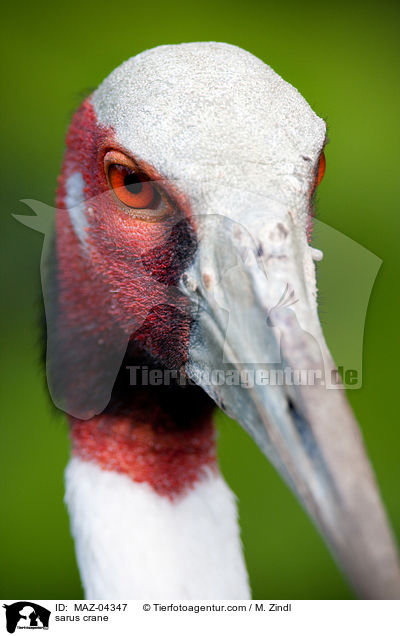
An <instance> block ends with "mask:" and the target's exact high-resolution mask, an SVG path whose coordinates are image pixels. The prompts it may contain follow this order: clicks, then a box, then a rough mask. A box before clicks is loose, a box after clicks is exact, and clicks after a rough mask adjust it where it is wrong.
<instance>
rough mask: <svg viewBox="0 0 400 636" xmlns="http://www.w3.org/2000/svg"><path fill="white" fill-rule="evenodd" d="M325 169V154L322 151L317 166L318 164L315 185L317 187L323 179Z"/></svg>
mask: <svg viewBox="0 0 400 636" xmlns="http://www.w3.org/2000/svg"><path fill="white" fill-rule="evenodd" d="M325 168H326V159H325V153H324V151H322V153H321V156H320V158H319V164H318V174H317V183H316V185H317V186H319V184H320V183H321V181H322V179H323V178H324V174H325Z"/></svg>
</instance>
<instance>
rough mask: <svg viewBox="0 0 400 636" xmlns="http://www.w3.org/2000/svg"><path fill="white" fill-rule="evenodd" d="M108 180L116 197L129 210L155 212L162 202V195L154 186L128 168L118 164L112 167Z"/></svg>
mask: <svg viewBox="0 0 400 636" xmlns="http://www.w3.org/2000/svg"><path fill="white" fill-rule="evenodd" d="M108 180H109V182H110V185H111V187H112V189H113V190H114V192H115V195H116V196H117V197H118V199H119V200H120V201H121V202H122V203H123V204H124V205H126V206H128V207H129V208H134V209H136V210H154V209H155V208H156V207H157V206H158V204H159V202H160V195H159V193H158V191H157V190H156V188H155V187H154V185H153V184H152V183H151V182H150V181H145V180H144V179H143V178H141V177H140V176H139V175H138V174H137V173H136V172H134V170H132V169H131V168H129V167H128V166H124V165H120V164H117V163H114V164H112V165H110V167H109V170H108Z"/></svg>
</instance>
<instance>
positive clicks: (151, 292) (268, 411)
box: [46, 42, 400, 599]
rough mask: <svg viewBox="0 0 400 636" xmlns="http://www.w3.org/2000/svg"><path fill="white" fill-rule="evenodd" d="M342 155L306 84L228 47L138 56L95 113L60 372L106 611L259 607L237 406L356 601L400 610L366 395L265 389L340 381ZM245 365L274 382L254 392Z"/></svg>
mask: <svg viewBox="0 0 400 636" xmlns="http://www.w3.org/2000/svg"><path fill="white" fill-rule="evenodd" d="M325 143H326V126H325V123H324V121H323V120H322V119H321V118H320V117H318V116H317V115H316V114H315V113H314V112H313V110H312V109H311V108H310V106H309V105H308V104H307V103H306V101H305V100H304V99H303V97H302V96H301V95H300V94H299V93H298V91H297V90H296V89H295V88H294V87H293V86H291V85H290V84H288V83H287V82H285V81H284V80H283V79H281V78H280V77H279V75H277V74H276V73H275V72H274V71H273V70H272V69H271V68H270V67H269V66H267V65H266V64H264V63H263V62H262V61H261V60H259V59H257V58H256V57H254V56H253V55H251V54H250V53H248V52H246V51H244V50H242V49H240V48H238V47H236V46H232V45H228V44H224V43H215V42H202V43H186V44H180V45H171V46H160V47H157V48H155V49H152V50H148V51H145V52H143V53H141V54H139V55H137V56H136V57H132V58H131V59H129V60H128V61H126V62H125V63H123V64H122V65H121V66H120V67H119V68H117V69H116V70H114V71H113V72H112V73H111V74H110V75H109V77H107V79H105V80H104V81H103V83H102V84H101V85H100V87H99V88H97V89H96V90H95V91H94V92H93V93H92V94H91V95H90V96H89V97H88V98H86V99H85V100H84V101H83V104H82V105H81V106H80V108H79V109H78V110H77V112H76V113H75V115H74V117H73V120H72V123H71V125H70V128H69V132H68V135H67V148H66V154H65V160H64V163H63V168H62V174H61V177H60V179H59V187H58V195H57V214H56V230H55V240H54V246H53V250H52V258H51V260H50V264H49V280H48V283H47V285H48V288H47V289H48V293H47V296H46V298H47V300H46V318H47V329H48V334H47V372H48V382H49V387H50V392H51V395H52V397H53V400H54V402H55V403H56V405H57V406H58V407H60V408H61V409H63V410H64V411H65V412H66V413H67V414H68V419H69V424H70V431H71V440H72V457H71V459H70V461H69V464H68V466H67V469H66V502H67V506H68V509H69V513H70V518H71V527H72V533H73V536H74V539H75V545H76V552H77V559H78V564H79V568H80V573H81V577H82V581H83V586H84V589H85V594H86V596H87V597H88V598H98V599H102V598H107V599H120V598H126V599H128V598H137V599H139V598H169V599H175V598H180V599H191V598H201V599H210V598H220V599H223V598H232V599H245V598H249V596H250V589H249V582H248V575H247V572H246V567H245V564H244V559H243V556H242V549H241V540H240V530H239V525H238V518H237V509H236V503H235V498H234V495H233V493H232V492H231V490H230V489H229V487H228V486H227V484H226V483H225V481H224V479H223V477H222V475H221V473H220V471H219V468H218V465H217V456H216V439H215V437H216V436H215V428H214V423H213V412H214V409H215V407H216V406H218V407H220V408H221V409H222V410H223V411H224V412H225V413H227V414H228V415H229V416H230V417H231V418H233V419H234V420H236V421H238V422H239V423H240V424H241V425H242V426H243V427H244V429H245V430H246V431H247V432H248V433H249V434H250V435H251V436H252V437H253V438H254V440H255V441H256V443H257V444H258V446H259V447H260V448H261V449H262V451H263V452H264V453H265V455H266V456H267V457H268V458H269V460H270V461H271V462H272V463H273V465H274V466H275V467H276V469H277V470H278V471H279V473H280V474H281V476H282V477H283V479H284V480H285V481H286V483H287V484H288V486H289V487H290V488H291V489H292V490H293V492H294V493H295V495H296V497H297V498H298V500H299V501H300V503H301V504H302V505H303V507H304V508H305V510H306V511H307V512H308V514H309V515H310V517H311V518H312V520H313V522H314V523H315V525H316V526H317V528H318V529H319V530H320V532H321V534H322V535H323V537H324V538H325V540H326V543H327V545H328V546H329V548H330V550H331V552H332V554H333V555H334V557H335V558H336V560H337V562H338V564H339V566H340V567H341V568H342V569H343V571H344V572H345V574H346V575H347V577H348V579H349V580H350V582H351V584H352V585H353V586H354V588H355V590H356V593H357V594H358V595H359V596H361V597H364V598H384V599H389V598H400V571H399V562H398V556H397V550H396V546H395V541H394V538H393V535H392V531H391V529H390V526H389V523H388V520H387V518H386V514H385V511H384V507H383V504H382V502H381V498H380V495H379V491H378V488H377V485H376V482H375V477H374V475H373V471H372V469H371V466H370V463H369V460H368V458H367V455H366V451H365V449H364V445H363V441H362V437H361V434H360V431H359V428H358V425H357V423H356V421H355V419H354V417H353V415H352V412H351V410H350V407H349V406H348V403H347V401H346V398H345V392H344V391H343V390H334V389H332V390H331V389H329V388H327V387H326V386H325V385H324V383H323V382H309V383H302V382H297V383H296V382H292V383H290V382H286V381H284V382H276V383H269V382H268V381H266V380H268V373H267V372H268V369H269V370H271V369H275V370H276V369H281V370H283V369H287V368H289V369H293V370H296V369H297V370H302V371H304V370H305V371H314V372H321V373H323V374H325V376H324V377H326V375H327V374H328V375H329V373H331V372H332V371H333V370H334V369H335V365H334V362H333V361H332V358H331V356H330V354H329V351H328V348H327V345H326V344H325V341H324V338H323V335H322V330H321V326H320V322H319V319H318V312H317V287H316V278H315V264H314V261H316V260H318V259H319V258H320V257H321V253H320V252H319V250H317V249H315V248H313V247H311V245H310V232H311V229H312V212H313V196H314V192H315V189H316V187H317V185H318V183H319V181H320V180H321V178H322V176H323V172H324V168H325V158H324V145H325ZM244 370H246V372H248V371H249V370H253V371H254V372H255V373H256V374H257V373H258V372H260V373H261V375H260V374H259V375H260V378H259V379H260V381H257V382H254V383H252V384H251V385H249V384H247V385H246V384H245V383H243V382H241V381H240V379H241V378H242V373H243V371H244ZM213 372H216V375H215V377H214V379H215V381H210V377H211V378H212V376H213ZM317 376H318V377H321V376H320V375H318V373H316V376H315V377H317ZM256 377H258V376H257V375H256ZM221 378H222V379H221ZM235 378H236V379H235ZM265 535H266V539H267V535H268V528H266V529H265ZM269 575H270V576H273V572H270V573H269Z"/></svg>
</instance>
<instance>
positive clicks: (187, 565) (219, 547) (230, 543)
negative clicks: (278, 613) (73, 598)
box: [65, 457, 250, 599]
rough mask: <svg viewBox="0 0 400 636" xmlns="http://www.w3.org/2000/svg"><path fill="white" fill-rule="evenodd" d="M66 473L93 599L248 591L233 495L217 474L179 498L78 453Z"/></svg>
mask: <svg viewBox="0 0 400 636" xmlns="http://www.w3.org/2000/svg"><path fill="white" fill-rule="evenodd" d="M65 477H66V496H65V500H66V503H67V505H68V509H69V513H70V517H71V527H72V534H73V536H74V538H75V546H76V553H77V559H78V565H79V569H80V572H81V577H82V582H83V587H84V589H85V594H86V597H87V598H91V599H155V598H162V599H247V598H250V590H249V584H248V577H247V572H246V567H245V564H244V559H243V555H242V549H241V543H240V533H239V526H238V520H237V510H236V504H235V498H234V495H233V493H232V492H231V491H230V490H229V488H228V486H227V485H226V483H225V481H224V480H223V478H222V477H221V475H220V474H219V473H215V472H213V471H211V470H208V472H206V473H205V474H204V477H203V478H202V479H201V481H199V482H198V483H196V484H195V485H194V486H193V488H191V489H190V490H188V491H187V492H186V493H185V494H183V495H182V496H180V497H179V498H178V499H176V500H175V501H171V500H170V499H168V498H167V497H164V496H161V495H158V494H157V493H156V492H155V491H154V490H153V489H152V488H151V487H150V486H149V485H148V484H146V483H137V482H134V481H132V480H131V479H130V478H129V477H128V476H126V475H123V474H120V473H116V472H112V471H105V470H102V469H101V468H100V467H99V466H97V464H95V463H93V462H87V461H83V460H81V459H78V458H76V457H74V458H72V459H71V460H70V462H69V464H68V466H67V469H66V474H65Z"/></svg>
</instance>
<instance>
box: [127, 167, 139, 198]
mask: <svg viewBox="0 0 400 636" xmlns="http://www.w3.org/2000/svg"><path fill="white" fill-rule="evenodd" d="M124 186H125V188H126V189H127V190H128V191H129V192H130V193H131V194H140V193H141V191H142V188H143V184H142V182H141V180H140V179H139V177H138V176H137V174H135V173H134V172H128V174H126V175H125V177H124Z"/></svg>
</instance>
